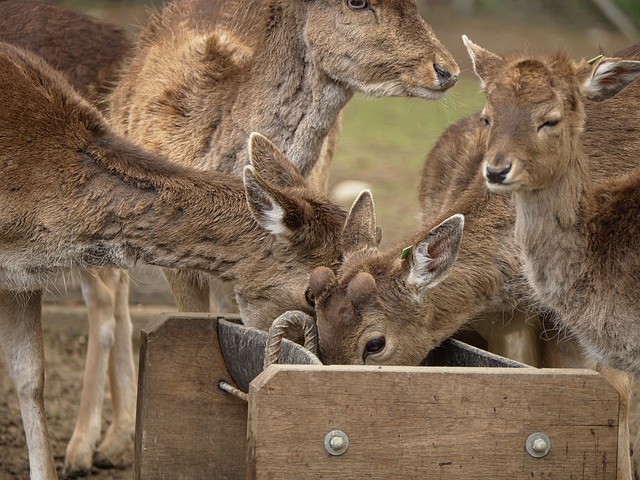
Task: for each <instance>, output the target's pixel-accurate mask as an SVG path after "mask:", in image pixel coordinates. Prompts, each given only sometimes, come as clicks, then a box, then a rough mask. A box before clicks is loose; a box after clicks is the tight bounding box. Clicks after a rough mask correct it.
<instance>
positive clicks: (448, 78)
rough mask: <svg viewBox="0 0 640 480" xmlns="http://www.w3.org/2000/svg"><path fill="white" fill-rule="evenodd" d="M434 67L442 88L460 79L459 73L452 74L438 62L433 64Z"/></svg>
mask: <svg viewBox="0 0 640 480" xmlns="http://www.w3.org/2000/svg"><path fill="white" fill-rule="evenodd" d="M433 69H434V70H435V72H436V77H438V83H439V84H440V86H441V87H442V88H448V87H450V86H452V85H453V84H454V83H456V81H457V80H458V76H457V75H453V74H451V72H450V71H449V70H447V69H446V68H445V67H443V66H442V65H440V64H438V63H434V64H433Z"/></svg>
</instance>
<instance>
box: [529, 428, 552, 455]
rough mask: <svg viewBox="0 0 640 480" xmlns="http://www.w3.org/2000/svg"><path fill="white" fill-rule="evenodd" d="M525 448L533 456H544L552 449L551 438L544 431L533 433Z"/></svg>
mask: <svg viewBox="0 0 640 480" xmlns="http://www.w3.org/2000/svg"><path fill="white" fill-rule="evenodd" d="M525 448H526V449H527V453H528V454H529V455H531V456H532V457H533V458H542V457H545V456H546V455H547V454H548V453H549V451H550V450H551V440H549V437H547V436H546V435H545V434H544V433H542V432H536V433H532V434H531V435H529V438H527V442H526V444H525Z"/></svg>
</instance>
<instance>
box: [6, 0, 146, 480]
mask: <svg viewBox="0 0 640 480" xmlns="http://www.w3.org/2000/svg"><path fill="white" fill-rule="evenodd" d="M0 40H1V41H5V42H8V43H11V44H13V45H17V46H19V47H22V48H25V49H27V50H29V51H31V52H34V53H36V54H38V55H39V56H41V57H42V58H44V59H45V60H46V61H47V62H48V63H49V64H50V65H52V66H53V67H55V68H56V69H57V70H58V71H60V72H61V73H62V74H64V75H65V77H66V79H67V80H68V81H69V83H70V84H71V85H72V86H73V87H74V88H75V89H76V90H77V91H78V92H79V93H80V94H81V95H83V96H84V97H85V98H86V99H88V100H90V101H91V102H92V103H93V104H94V105H96V106H97V107H98V108H99V109H100V110H101V111H103V112H104V111H106V108H107V101H106V98H107V95H108V93H109V92H110V91H111V90H112V89H113V86H114V85H115V83H116V79H117V75H118V72H119V70H120V69H121V68H122V67H123V65H124V62H125V59H126V58H127V56H128V55H129V54H130V53H131V52H132V50H133V42H132V41H131V40H130V39H129V38H128V35H127V33H126V32H125V31H124V29H123V28H121V27H119V26H117V25H113V24H110V23H107V22H103V21H100V20H98V19H96V18H93V17H91V16H89V15H86V14H83V13H80V12H77V11H74V10H69V9H65V8H62V7H60V6H57V5H54V4H50V3H44V2H39V1H27V0H6V1H3V2H0ZM79 274H80V278H81V285H82V290H83V297H84V301H85V303H86V306H87V313H88V324H89V334H88V342H87V361H86V366H85V374H84V378H83V383H82V393H81V396H80V405H79V407H78V414H77V419H76V423H75V428H74V430H73V434H72V435H71V438H70V439H69V443H68V445H67V449H66V453H65V460H64V468H63V471H64V473H65V474H66V475H67V476H71V477H75V476H80V475H86V474H87V473H88V472H89V470H90V468H91V465H92V463H93V464H94V465H97V466H100V467H120V466H124V465H126V464H127V462H128V457H129V456H130V451H131V448H132V444H133V429H134V419H133V417H132V415H133V413H132V412H135V404H136V379H135V367H134V364H133V351H132V345H131V341H130V338H131V321H130V319H129V310H128V308H129V305H128V298H129V293H128V288H129V283H128V282H129V279H128V276H127V274H126V272H125V271H124V270H115V269H109V268H92V267H88V268H86V269H80V270H79ZM109 328H113V329H114V331H113V337H114V338H121V340H119V341H114V342H113V345H111V344H107V343H108V342H104V341H101V337H102V338H104V335H103V334H101V332H104V331H105V330H107V329H109ZM112 346H113V349H111V347H112ZM110 350H112V351H111V355H109V351H110ZM110 356H111V361H109V357H110ZM107 376H108V378H109V381H110V384H111V398H112V404H113V417H112V422H111V423H110V425H109V428H108V430H107V432H106V434H105V436H104V439H103V440H102V441H101V442H99V440H100V436H101V428H102V405H103V401H104V391H105V384H106V381H107Z"/></svg>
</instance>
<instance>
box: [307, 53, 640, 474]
mask: <svg viewBox="0 0 640 480" xmlns="http://www.w3.org/2000/svg"><path fill="white" fill-rule="evenodd" d="M633 51H635V52H638V51H640V46H635V48H634V49H633V50H631V52H633ZM627 54H628V55H629V52H628V53H627ZM639 95H640V86H639V85H638V82H636V84H633V85H631V86H629V87H628V88H627V89H626V90H625V91H624V92H622V93H621V94H620V95H618V96H617V97H615V98H613V99H612V100H610V101H608V102H606V103H603V104H597V105H595V104H590V103H587V105H586V110H587V118H588V120H587V127H586V131H585V133H584V135H583V141H584V143H585V149H586V151H593V152H594V153H595V155H594V156H591V157H590V158H591V162H590V165H591V166H593V167H594V168H593V170H592V174H593V177H594V180H595V181H597V182H602V181H606V180H607V179H608V178H609V177H611V176H618V175H621V174H624V172H628V171H630V170H633V169H635V168H637V167H638V162H640V125H638V124H637V123H634V122H633V121H630V119H636V118H637V105H638V100H639V99H640V96H639ZM486 130H487V129H486V127H485V126H484V123H482V122H481V121H480V115H476V116H472V117H469V118H467V119H463V120H462V121H461V122H459V124H457V125H454V126H452V127H451V128H450V129H449V130H447V131H446V132H445V133H444V134H443V136H442V137H441V138H440V140H439V142H438V144H437V145H436V147H435V148H434V149H433V151H432V152H431V154H430V155H429V157H428V159H427V163H426V165H425V170H424V172H425V176H424V177H423V183H422V186H421V201H422V205H423V218H424V221H425V223H424V226H423V228H422V229H421V231H420V232H418V233H416V234H415V235H413V236H411V237H410V238H407V239H406V240H405V241H404V242H402V243H401V244H399V245H397V246H395V247H393V248H391V249H389V250H387V251H386V252H379V251H378V250H377V249H375V248H368V249H364V250H360V251H356V252H355V253H350V254H349V255H347V257H346V258H345V261H344V263H343V266H342V267H341V268H340V270H339V271H338V276H337V279H335V280H333V281H327V280H322V279H321V280H320V282H319V283H320V285H319V286H316V288H317V289H318V290H319V291H323V290H324V291H325V293H323V295H321V297H320V299H319V301H318V303H317V305H316V312H317V318H318V328H319V330H320V331H321V332H323V331H324V334H323V335H321V336H320V346H321V350H322V351H324V352H327V353H329V357H328V358H325V360H326V361H327V362H334V361H336V362H347V363H362V361H363V360H362V359H363V349H364V348H365V345H366V342H364V341H363V337H365V335H370V333H367V332H372V331H373V332H378V334H379V335H384V336H385V337H386V347H385V349H384V350H389V351H388V352H385V351H384V350H383V351H381V352H379V353H378V354H377V355H369V356H367V357H366V358H367V363H378V362H382V363H387V359H392V360H393V361H394V362H400V363H403V364H409V365H415V364H417V363H418V362H420V360H421V359H422V358H423V357H424V356H425V355H426V353H427V352H428V351H429V349H430V348H432V347H433V346H435V345H437V344H439V343H440V342H441V341H442V340H444V339H445V338H446V337H447V336H449V335H452V334H454V333H455V332H456V331H458V330H459V329H461V328H469V327H470V326H473V327H475V328H479V329H480V330H481V331H482V333H483V334H484V335H485V337H487V338H488V339H489V340H490V342H489V343H490V344H491V340H493V339H492V338H491V337H492V336H495V337H504V336H507V337H508V338H509V336H511V339H513V336H517V335H525V336H528V340H526V339H525V343H528V344H529V345H530V344H531V342H535V343H537V344H539V345H540V346H541V347H542V348H543V350H542V351H541V352H538V353H537V354H536V355H535V356H534V357H532V359H533V360H534V361H535V362H533V363H535V364H536V365H539V366H556V367H562V366H564V367H578V366H585V365H588V366H591V367H593V366H594V362H593V361H590V362H589V361H587V359H586V358H584V355H583V354H582V352H581V351H580V350H577V349H576V345H575V343H574V342H571V341H567V339H566V338H564V336H563V337H562V338H558V337H557V335H558V334H557V332H554V331H553V326H551V327H550V326H549V325H548V324H544V323H539V322H540V321H541V320H539V319H537V318H531V319H529V320H527V319H526V318H521V317H522V316H523V315H521V313H520V312H523V311H525V309H530V308H536V307H540V308H541V313H544V309H543V308H542V306H541V305H539V304H538V303H537V302H536V301H535V300H533V299H532V293H531V289H530V288H528V287H527V285H526V283H525V280H524V278H523V277H522V275H521V261H520V258H519V256H518V247H517V245H516V243H515V238H514V229H515V227H514V226H515V211H514V209H513V207H512V205H511V203H510V201H509V199H508V198H507V197H506V196H504V195H497V194H494V193H491V192H488V191H487V190H486V188H485V186H484V179H483V177H482V174H481V172H480V164H481V162H482V159H483V158H484V156H485V154H486V151H487V147H486V142H487V139H488V135H487V131H486ZM611 145H616V146H618V145H620V146H621V148H623V149H624V154H623V156H622V157H617V156H616V155H615V153H616V152H615V150H613V149H612V148H611ZM474 171H475V174H474V173H473V172H474ZM453 213H462V214H464V216H465V227H464V228H465V233H464V236H463V239H462V245H461V247H460V251H459V253H458V260H457V262H456V264H455V265H454V267H453V268H452V270H451V272H450V274H449V275H448V276H447V278H445V279H444V280H443V281H442V283H441V284H439V285H437V286H435V287H434V288H433V289H431V290H429V291H428V292H427V294H426V295H425V296H424V297H422V298H418V301H416V300H415V298H416V297H415V295H414V292H413V289H412V288H410V287H409V286H408V285H407V282H406V278H407V274H406V272H405V271H403V270H402V268H401V266H402V263H401V261H400V260H399V256H400V252H401V250H402V249H403V248H404V247H405V246H407V245H411V244H415V243H416V242H419V241H420V240H421V239H422V238H424V236H425V235H427V233H428V232H429V231H430V230H431V229H432V228H433V226H434V225H436V224H437V223H438V222H439V221H441V220H442V219H444V218H446V217H448V216H449V215H451V214H453ZM551 249H553V247H551ZM358 272H368V273H370V274H371V275H372V276H373V278H374V279H375V281H376V285H377V292H378V293H377V297H376V302H377V303H376V305H375V308H374V309H369V310H368V311H367V314H366V315H361V316H359V317H354V316H350V315H349V310H348V308H349V305H350V299H349V297H348V288H349V285H350V281H351V280H352V279H353V278H354V276H355V275H356V274H357V273H358ZM316 274H317V272H314V275H312V279H311V280H312V284H313V280H314V276H315V275H316ZM496 313H497V314H498V317H497V318H496ZM340 315H341V316H340ZM337 318H341V320H340V322H339V323H338V320H337ZM525 320H526V321H527V322H529V323H530V324H531V325H530V327H531V328H529V329H528V332H529V333H527V332H524V333H523V332H522V326H523V325H525V326H526V324H525V323H524V321H525ZM365 339H366V337H365ZM540 339H547V340H550V341H543V342H540ZM325 341H326V343H325ZM501 353H504V352H501ZM607 374H608V375H609V379H611V381H612V384H614V385H619V384H621V383H625V382H627V383H628V379H624V378H622V379H620V373H619V372H618V373H611V371H608V372H607ZM622 377H624V375H622ZM619 390H620V391H621V392H622V390H624V389H619ZM622 400H623V403H624V405H623V413H622V414H621V415H622V417H621V424H622V425H626V417H624V415H626V413H625V412H626V406H627V405H628V401H629V397H628V395H627V396H625V397H623V398H622ZM627 433H628V432H627ZM625 442H626V443H625ZM625 444H628V435H627V436H626V437H625V432H624V429H622V430H621V445H625ZM620 452H621V455H622V456H621V458H620V472H621V475H622V476H621V478H628V475H627V473H625V472H627V471H628V470H629V468H628V465H629V460H628V457H626V458H625V451H624V449H621V450H620Z"/></svg>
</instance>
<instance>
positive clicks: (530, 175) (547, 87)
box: [465, 37, 640, 375]
mask: <svg viewBox="0 0 640 480" xmlns="http://www.w3.org/2000/svg"><path fill="white" fill-rule="evenodd" d="M465 44H466V45H467V49H468V50H469V54H470V55H471V58H472V60H473V64H474V70H475V72H476V74H477V75H478V77H479V78H480V80H481V83H482V84H483V86H484V90H485V92H486V97H487V102H486V105H485V107H484V110H483V113H482V119H483V122H484V123H485V124H486V128H487V130H488V141H487V147H486V153H485V155H484V159H483V162H482V172H483V175H484V177H485V179H486V185H487V187H488V188H489V189H490V190H491V191H493V192H497V193H503V192H509V193H510V192H514V195H513V201H514V204H515V209H516V222H515V238H516V242H517V243H518V245H519V246H520V249H521V252H522V258H523V262H524V272H525V275H526V277H527V280H528V282H529V284H530V285H531V288H532V289H533V292H534V294H535V297H536V299H538V300H539V301H540V302H541V303H542V304H543V305H544V306H545V307H547V308H549V309H550V310H552V311H554V312H555V313H556V314H557V316H558V320H559V323H560V325H561V326H562V327H564V328H567V329H568V330H569V331H570V334H571V335H573V336H575V338H576V339H577V340H578V341H579V342H580V344H581V345H582V347H583V348H584V349H585V350H586V351H587V352H588V354H589V355H590V356H592V357H594V358H595V359H596V360H597V361H599V362H602V363H603V364H605V365H608V366H610V367H612V368H616V369H621V370H625V371H627V372H630V373H632V374H634V375H637V374H638V373H640V329H639V328H637V327H636V324H637V322H638V319H639V318H640V295H638V288H639V287H640V225H638V219H640V170H638V169H635V170H634V171H632V172H631V173H629V174H627V175H616V176H615V177H614V178H610V179H608V180H607V181H606V182H602V183H600V184H598V185H597V186H594V185H593V181H592V178H591V172H590V164H589V160H588V158H587V155H588V153H585V151H584V149H583V147H582V142H581V134H582V131H583V129H584V123H585V112H584V108H583V98H588V99H591V100H595V101H602V100H606V99H608V98H611V97H613V96H614V95H616V94H617V93H619V92H620V91H621V90H622V89H623V88H625V87H626V86H627V85H628V84H629V83H631V82H633V80H634V79H636V78H638V77H640V61H633V60H626V59H620V58H603V59H601V60H599V61H597V62H595V64H594V65H590V64H589V63H587V62H584V61H582V62H574V61H572V60H570V59H569V58H567V57H566V56H565V55H563V54H557V55H549V56H540V57H534V56H524V55H514V56H509V57H504V58H503V57H500V56H498V55H495V54H493V53H491V52H489V51H487V50H485V49H483V48H481V47H479V46H478V45H475V44H474V43H472V42H471V41H469V40H468V39H467V38H466V37H465ZM629 120H630V122H629V126H628V127H627V128H630V129H634V130H635V132H636V134H640V124H639V123H638V117H637V112H636V115H635V116H634V117H633V120H632V119H629ZM603 140H604V139H603ZM609 148H610V149H611V150H612V155H614V156H619V158H620V160H619V161H620V162H630V163H634V164H637V162H638V160H637V153H636V152H629V151H628V150H626V148H625V146H624V145H617V144H612V143H609ZM632 156H633V157H635V158H631V157H632Z"/></svg>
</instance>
